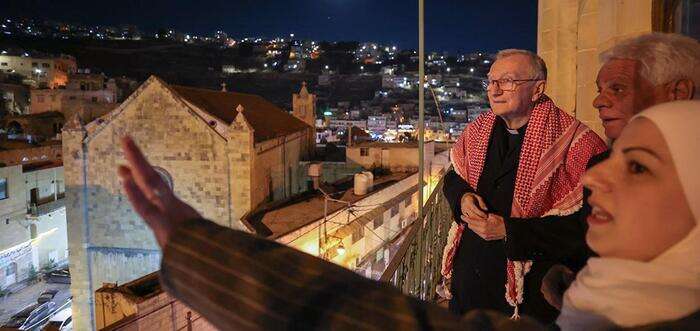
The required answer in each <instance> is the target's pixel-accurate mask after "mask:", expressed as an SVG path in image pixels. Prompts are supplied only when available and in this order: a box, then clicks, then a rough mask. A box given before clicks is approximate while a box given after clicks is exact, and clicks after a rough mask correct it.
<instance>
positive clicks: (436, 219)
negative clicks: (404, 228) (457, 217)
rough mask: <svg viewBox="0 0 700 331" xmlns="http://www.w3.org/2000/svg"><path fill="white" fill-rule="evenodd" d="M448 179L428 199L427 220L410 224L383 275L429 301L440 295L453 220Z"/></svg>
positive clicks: (397, 285) (384, 278) (406, 292)
mask: <svg viewBox="0 0 700 331" xmlns="http://www.w3.org/2000/svg"><path fill="white" fill-rule="evenodd" d="M444 179H445V177H444V176H442V177H441V178H440V180H439V182H438V183H437V185H436V186H435V189H433V190H432V192H431V193H430V196H429V197H428V199H427V200H426V202H425V204H424V209H423V211H424V217H423V220H422V221H416V222H413V224H412V225H411V226H410V228H409V229H408V233H407V235H406V238H405V239H404V240H403V241H402V242H401V244H400V245H399V247H398V250H397V252H396V254H395V255H394V256H393V257H392V258H391V260H390V261H389V265H388V266H387V268H386V270H385V271H384V272H383V273H382V276H381V278H380V280H381V281H383V282H389V283H390V284H392V285H394V286H395V287H397V288H399V289H400V290H401V291H402V292H403V293H405V294H408V295H410V296H413V297H416V298H419V299H421V300H426V301H436V299H437V297H436V288H437V286H438V284H439V283H440V279H441V275H440V269H441V265H442V255H443V250H444V247H445V244H446V243H447V233H448V232H449V230H450V226H451V224H452V222H453V216H452V211H451V209H450V206H449V204H448V202H447V199H446V198H445V196H444V194H443V192H442V188H443V185H444Z"/></svg>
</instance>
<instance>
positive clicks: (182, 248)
mask: <svg viewBox="0 0 700 331" xmlns="http://www.w3.org/2000/svg"><path fill="white" fill-rule="evenodd" d="M123 148H124V152H125V155H126V158H127V161H128V162H129V165H128V166H122V167H120V168H119V175H120V177H121V179H122V181H123V186H124V189H125V191H126V194H127V196H128V198H129V200H130V201H131V203H132V204H133V206H134V209H135V210H136V212H137V213H139V214H140V215H141V217H142V218H143V219H144V221H145V222H146V223H147V224H148V226H149V227H150V228H151V229H152V230H153V232H154V233H155V236H156V239H157V241H158V244H159V245H160V246H161V248H162V249H163V261H162V265H161V271H160V275H161V283H162V284H163V287H164V288H165V290H166V291H168V293H170V294H171V295H172V296H173V297H175V298H177V299H179V300H181V301H182V302H184V303H185V304H187V305H188V306H190V307H192V308H193V309H195V310H196V311H198V312H199V313H200V314H201V315H202V316H204V318H206V319H207V320H208V321H210V322H211V323H212V324H214V325H215V326H216V327H218V328H219V329H221V330H228V329H241V330H269V329H305V330H313V329H324V330H325V329H333V330H388V329H401V330H404V329H405V330H419V329H420V330H429V329H432V330H453V329H454V330H479V329H483V328H484V327H487V328H491V329H495V330H497V329H500V328H501V327H514V325H513V323H517V325H518V326H520V327H524V328H529V329H531V330H536V329H538V328H539V327H538V326H537V325H536V324H532V322H530V321H527V320H526V321H519V322H513V321H509V320H507V319H506V318H505V317H502V316H497V315H493V314H490V313H484V312H480V313H476V315H471V316H466V317H465V318H462V319H460V318H459V317H458V316H455V315H452V314H451V313H450V312H448V311H447V310H445V309H443V308H441V307H438V306H436V305H434V304H432V303H426V302H421V301H419V300H416V299H414V298H411V297H409V296H406V295H404V294H402V293H401V292H399V291H398V290H397V289H395V288H393V287H391V286H390V285H388V284H385V283H379V282H375V281H372V280H369V279H366V278H364V277H361V276H359V275H357V274H356V273H354V272H351V271H349V270H346V269H344V268H341V267H339V266H337V265H335V264H332V263H329V262H326V261H324V260H321V259H318V258H316V257H314V256H311V255H308V254H305V253H303V252H300V251H297V250H295V249H292V248H289V247H286V246H283V245H280V244H278V243H276V242H274V241H270V240H267V239H263V238H258V237H256V236H253V235H250V234H247V233H244V232H241V231H236V230H232V229H229V228H225V227H222V226H219V225H216V224H215V223H213V222H210V221H207V220H204V219H202V218H201V216H200V215H199V213H197V211H195V210H194V209H192V208H191V207H190V206H189V205H187V204H186V203H184V202H183V201H181V200H179V199H178V198H177V197H176V196H175V195H174V194H173V192H172V191H171V190H170V188H169V187H168V186H167V185H165V183H164V182H163V180H162V179H161V178H160V176H158V174H157V173H156V172H155V171H154V170H153V168H152V167H151V165H150V164H149V163H148V162H147V161H146V159H145V157H144V156H143V154H141V152H140V151H139V149H138V148H137V147H136V145H135V144H134V142H133V141H132V140H131V139H129V138H125V139H124V141H123ZM494 326H498V327H497V328H496V327H494Z"/></svg>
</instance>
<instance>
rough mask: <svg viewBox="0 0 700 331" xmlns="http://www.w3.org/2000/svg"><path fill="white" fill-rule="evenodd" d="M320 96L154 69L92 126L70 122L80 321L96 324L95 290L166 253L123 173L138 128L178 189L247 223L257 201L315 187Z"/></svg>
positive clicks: (228, 218) (72, 243)
mask: <svg viewBox="0 0 700 331" xmlns="http://www.w3.org/2000/svg"><path fill="white" fill-rule="evenodd" d="M315 98H316V97H315V95H313V94H310V93H308V91H307V89H306V86H305V84H304V86H302V88H301V91H300V92H299V93H298V94H294V95H293V100H292V101H293V102H292V104H293V108H294V109H293V112H292V114H290V113H288V112H286V111H284V110H282V109H280V108H278V107H276V106H275V105H273V104H272V103H270V102H268V101H267V100H265V99H263V98H262V97H260V96H257V95H251V94H243V93H233V92H225V91H215V90H206V89H199V88H191V87H183V86H174V85H168V84H167V83H165V82H163V81H162V80H161V79H159V78H157V77H154V76H152V77H150V78H149V79H148V80H147V81H146V82H145V83H143V84H142V85H141V86H140V87H139V88H138V89H137V90H136V91H135V92H134V93H133V94H132V95H131V96H130V97H129V98H128V99H126V100H125V101H124V102H123V103H122V104H121V105H120V106H118V107H117V108H115V109H114V110H113V111H111V112H110V113H108V114H106V115H105V116H103V117H101V118H99V119H97V120H95V121H93V122H91V123H88V124H83V123H80V121H79V120H78V119H77V118H73V119H72V120H70V121H69V122H68V123H66V126H65V127H64V130H63V155H64V157H63V162H64V167H65V184H66V195H67V199H68V200H67V206H66V208H67V211H66V212H67V219H68V239H69V250H70V270H71V275H72V284H71V291H72V294H73V320H74V321H75V323H76V329H77V330H89V329H93V328H94V325H95V320H94V316H95V312H94V291H95V290H96V289H98V288H100V287H101V286H102V284H103V283H107V282H109V283H125V282H127V281H130V280H133V279H135V278H138V277H140V276H143V275H146V274H148V273H151V272H153V271H156V270H158V269H159V263H160V251H159V250H158V247H157V245H156V242H155V239H154V237H153V235H152V234H151V232H150V230H149V229H148V228H147V227H146V225H145V224H144V223H143V222H142V221H141V219H140V218H139V217H138V216H137V215H136V213H135V212H134V211H133V209H132V208H131V205H130V203H129V202H128V200H127V199H126V196H125V194H124V192H123V191H122V188H121V186H120V182H119V179H118V177H117V175H116V172H117V166H118V165H120V164H124V163H125V159H124V155H123V153H122V151H121V149H120V138H121V137H122V136H124V135H130V136H132V137H133V138H134V140H135V141H136V142H137V144H138V145H139V146H140V147H141V148H142V150H143V152H144V153H145V154H146V155H147V157H148V159H149V160H150V161H151V162H152V163H153V164H154V165H155V166H156V167H157V171H158V172H159V173H160V175H161V176H162V177H163V178H164V179H165V180H166V182H167V183H168V184H169V185H171V186H172V188H173V189H174V191H175V193H176V194H177V195H178V196H179V197H180V198H182V199H183V200H184V201H186V202H187V203H189V204H191V205H192V206H193V207H194V208H196V209H197V210H199V211H200V212H202V214H203V216H204V217H206V218H208V219H211V220H213V221H215V222H218V223H219V224H222V225H225V226H228V227H231V228H236V229H244V228H245V227H244V226H243V224H242V223H241V221H240V219H241V217H242V216H244V215H245V214H246V213H248V212H250V211H251V210H253V209H255V208H256V207H257V206H259V205H261V204H264V203H267V202H272V201H277V200H280V199H285V198H287V197H290V196H292V195H294V194H296V193H299V192H301V191H304V190H306V188H307V184H306V178H305V176H304V175H303V173H304V172H303V169H300V164H299V161H303V160H308V159H309V157H310V156H311V153H313V150H314V147H315V146H314V135H315V132H314V126H313V125H314V118H315V100H316V99H315Z"/></svg>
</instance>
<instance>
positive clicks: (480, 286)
mask: <svg viewBox="0 0 700 331" xmlns="http://www.w3.org/2000/svg"><path fill="white" fill-rule="evenodd" d="M488 78H489V85H488V89H487V92H488V97H489V101H490V104H491V109H492V111H490V112H487V113H484V114H482V115H481V116H480V117H479V118H477V119H476V120H475V121H474V122H473V123H471V124H470V125H469V126H468V127H467V128H466V129H465V132H464V133H463V134H462V135H461V137H460V138H459V139H458V140H457V142H456V143H455V145H454V147H453V148H452V152H451V157H452V162H453V164H454V170H455V172H454V173H451V174H450V175H448V177H447V178H446V180H445V193H446V196H447V198H448V200H449V201H450V204H451V206H452V208H453V212H454V213H455V219H456V220H457V224H456V225H454V226H453V230H452V231H451V235H450V239H448V244H447V247H446V250H445V256H444V263H443V275H444V276H445V277H447V278H451V288H450V292H451V293H450V294H451V295H452V298H451V301H450V310H451V311H453V312H455V313H457V314H463V313H465V312H467V311H470V310H473V309H493V310H497V311H501V312H504V313H508V314H511V313H514V316H518V314H519V313H524V314H527V315H530V316H532V317H535V318H537V319H538V320H540V321H542V322H545V323H547V322H551V321H552V320H553V319H554V318H555V317H556V315H557V311H556V310H555V309H554V308H552V307H551V306H550V305H549V304H547V302H546V301H545V300H544V297H543V296H542V294H541V293H540V287H541V281H542V277H543V276H544V274H545V272H546V271H547V270H548V269H549V267H550V266H552V265H553V264H554V263H558V262H560V261H559V260H557V259H545V258H542V259H540V260H539V261H537V262H535V263H533V260H534V258H529V257H522V256H520V254H507V246H508V245H509V243H510V242H514V243H518V242H520V241H522V240H523V239H521V238H520V236H521V233H522V232H523V231H522V230H520V229H519V227H528V226H530V223H529V222H528V220H527V219H528V218H533V219H536V218H539V217H542V216H545V215H568V214H573V213H575V212H576V211H578V209H579V208H580V206H581V201H582V198H583V193H582V192H583V191H582V186H581V183H580V178H581V175H583V172H584V170H585V167H586V163H587V162H588V160H589V159H590V158H591V157H592V156H593V155H595V154H597V153H600V152H602V151H603V150H605V144H604V143H603V141H602V140H601V139H600V138H599V137H598V136H597V135H596V134H595V133H594V132H593V131H591V130H590V129H589V128H588V127H586V126H585V125H583V124H582V123H580V122H579V121H577V120H576V119H574V118H573V117H571V116H570V115H568V114H566V113H565V112H564V111H562V110H560V109H559V108H557V107H556V106H555V105H554V103H553V102H552V101H551V100H550V99H549V98H548V97H547V96H546V95H545V94H544V89H545V83H546V79H547V71H546V66H545V64H544V61H542V59H541V58H540V57H539V56H537V55H536V54H534V53H532V52H529V51H524V50H505V51H501V52H499V53H498V54H497V56H496V61H495V62H494V63H493V65H492V66H491V70H490V72H489V75H488ZM513 219H517V221H512V220H513ZM511 222H513V223H517V227H518V228H515V227H513V229H511V228H510V227H509V226H507V225H508V223H511ZM553 231H554V232H555V233H553V235H556V236H559V237H560V238H562V239H563V240H565V238H566V237H567V235H568V233H567V232H562V231H560V232H557V231H556V229H553ZM511 255H513V256H512V257H511ZM515 255H517V256H515Z"/></svg>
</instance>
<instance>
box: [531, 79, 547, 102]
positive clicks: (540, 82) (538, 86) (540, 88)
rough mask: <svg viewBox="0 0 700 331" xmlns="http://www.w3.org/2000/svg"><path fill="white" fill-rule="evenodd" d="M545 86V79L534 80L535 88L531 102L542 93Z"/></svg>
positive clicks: (535, 100) (537, 98)
mask: <svg viewBox="0 0 700 331" xmlns="http://www.w3.org/2000/svg"><path fill="white" fill-rule="evenodd" d="M546 87H547V81H546V80H538V81H537V82H535V89H534V91H533V93H532V102H537V100H539V99H540V97H542V95H544V90H545V88H546Z"/></svg>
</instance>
